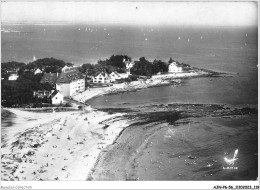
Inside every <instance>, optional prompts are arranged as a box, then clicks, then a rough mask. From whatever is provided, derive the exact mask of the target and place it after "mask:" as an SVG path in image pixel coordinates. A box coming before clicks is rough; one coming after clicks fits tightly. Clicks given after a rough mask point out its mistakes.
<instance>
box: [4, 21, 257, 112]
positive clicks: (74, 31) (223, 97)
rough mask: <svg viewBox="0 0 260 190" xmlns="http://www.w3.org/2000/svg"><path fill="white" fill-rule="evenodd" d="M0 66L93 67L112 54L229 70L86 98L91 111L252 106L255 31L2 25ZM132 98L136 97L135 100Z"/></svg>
mask: <svg viewBox="0 0 260 190" xmlns="http://www.w3.org/2000/svg"><path fill="white" fill-rule="evenodd" d="M3 28H4V29H5V30H6V29H10V31H16V32H2V33H1V34H2V37H1V46H2V49H1V62H7V61H18V62H25V63H28V62H32V61H33V59H34V57H35V58H36V59H40V58H46V57H54V58H57V59H62V60H64V61H65V62H71V63H73V64H75V65H80V64H84V63H92V64H96V63H97V61H98V60H99V59H106V58H109V57H110V56H111V55H113V54H115V55H116V54H123V55H128V56H130V57H131V58H132V59H133V60H138V59H139V58H140V57H146V59H148V60H150V61H153V60H154V59H157V60H158V59H160V60H162V61H168V60H169V58H170V57H171V58H173V59H174V60H177V61H179V62H183V63H187V64H190V65H191V66H194V67H198V68H206V69H211V70H215V71H223V72H232V73H234V74H235V75H234V76H233V77H220V78H212V79H209V78H195V79H191V80H187V81H185V82H184V83H183V84H182V85H181V86H179V87H173V86H164V87H157V88H150V89H144V90H141V91H138V92H129V93H124V94H117V95H110V96H102V97H98V98H94V99H92V100H90V101H89V102H88V103H89V104H90V105H92V106H93V107H120V106H135V105H140V104H151V103H172V102H185V103H195V102H196V103H227V104H235V105H238V104H252V105H255V104H257V102H258V101H257V91H258V90H257V77H258V75H257V61H258V58H257V57H258V49H257V45H258V44H257V39H258V36H257V28H252V27H232V28H228V27H210V28H206V27H180V26H178V27H177V26H176V27H162V26H153V27H152V26H149V27H144V26H143V27H142V26H138V27H133V26H126V25H124V26H109V25H107V26H106V25H3V26H2V29H3ZM136 97H138V98H136Z"/></svg>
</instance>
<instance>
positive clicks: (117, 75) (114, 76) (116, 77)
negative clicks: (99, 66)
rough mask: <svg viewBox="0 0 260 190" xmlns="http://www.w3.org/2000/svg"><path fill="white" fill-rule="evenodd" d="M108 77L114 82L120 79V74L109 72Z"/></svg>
mask: <svg viewBox="0 0 260 190" xmlns="http://www.w3.org/2000/svg"><path fill="white" fill-rule="evenodd" d="M109 77H110V79H111V81H112V82H115V81H116V80H117V79H121V77H120V74H119V73H118V72H116V71H114V72H112V73H110V74H109Z"/></svg>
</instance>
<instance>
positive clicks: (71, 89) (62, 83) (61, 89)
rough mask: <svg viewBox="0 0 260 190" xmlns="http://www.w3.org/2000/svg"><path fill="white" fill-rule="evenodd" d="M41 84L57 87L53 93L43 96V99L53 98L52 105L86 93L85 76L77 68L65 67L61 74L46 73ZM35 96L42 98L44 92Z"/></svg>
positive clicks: (36, 93)
mask: <svg viewBox="0 0 260 190" xmlns="http://www.w3.org/2000/svg"><path fill="white" fill-rule="evenodd" d="M40 83H49V84H51V85H53V86H54V87H55V90H53V91H52V92H51V93H45V94H43V97H48V98H51V100H52V104H60V103H63V98H64V97H70V96H73V95H75V94H77V93H79V92H83V91H85V76H84V75H83V74H82V73H81V72H80V71H79V70H78V68H77V67H67V66H65V67H64V68H62V72H61V73H44V75H43V76H42V78H41V81H40ZM43 93H44V92H43ZM35 96H36V97H41V98H42V92H39V91H38V92H35Z"/></svg>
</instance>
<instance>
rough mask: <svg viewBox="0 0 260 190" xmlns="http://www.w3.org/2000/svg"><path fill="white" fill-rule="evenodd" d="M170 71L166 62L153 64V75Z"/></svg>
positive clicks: (155, 61)
mask: <svg viewBox="0 0 260 190" xmlns="http://www.w3.org/2000/svg"><path fill="white" fill-rule="evenodd" d="M167 71H168V65H167V63H165V62H162V61H161V60H159V61H157V60H154V62H153V74H156V73H158V72H162V73H164V72H167Z"/></svg>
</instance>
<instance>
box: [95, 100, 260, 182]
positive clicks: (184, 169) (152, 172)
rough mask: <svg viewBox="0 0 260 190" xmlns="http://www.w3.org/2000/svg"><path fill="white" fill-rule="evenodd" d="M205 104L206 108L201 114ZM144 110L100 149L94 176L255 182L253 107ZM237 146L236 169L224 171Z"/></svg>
mask: <svg viewBox="0 0 260 190" xmlns="http://www.w3.org/2000/svg"><path fill="white" fill-rule="evenodd" d="M152 107H153V108H157V111H153V109H151V108H152ZM203 107H204V111H205V112H204V111H203V110H201V112H199V110H200V109H201V108H203ZM176 108H178V111H176ZM140 110H142V111H141V112H142V114H143V115H142V114H138V112H139V111H140ZM140 110H138V109H137V110H136V111H137V112H136V113H135V114H136V115H139V118H138V117H137V118H138V119H136V121H135V123H134V124H132V125H131V126H130V127H128V128H126V129H125V130H124V131H123V133H122V134H121V136H120V137H119V138H118V140H117V141H116V142H117V143H116V144H114V145H111V146H109V151H106V152H101V154H100V156H99V160H98V162H97V163H96V166H95V170H94V172H92V174H91V176H92V179H93V180H256V178H257V168H258V161H257V160H258V154H257V152H258V145H257V142H258V141H257V138H258V134H257V115H256V114H255V112H254V111H253V110H251V109H249V110H250V111H249V110H247V108H230V107H228V106H218V105H211V106H210V105H204V106H202V105H190V106H187V105H186V106H185V105H182V106H180V105H178V106H177V105H172V106H163V105H162V106H156V107H155V106H150V107H149V106H148V107H147V108H140ZM174 110H175V111H174ZM242 110H243V111H242ZM246 110H247V112H246ZM144 111H146V114H144ZM158 111H159V112H158ZM183 111H185V112H183ZM239 112H240V114H239ZM253 112H254V114H252V113H253ZM129 114H130V115H131V113H129ZM130 115H128V117H131V116H130ZM235 149H239V153H238V160H237V162H236V163H235V165H234V166H235V167H238V169H237V170H225V169H223V167H227V164H226V163H225V162H224V157H228V158H232V157H233V154H234V151H235Z"/></svg>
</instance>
